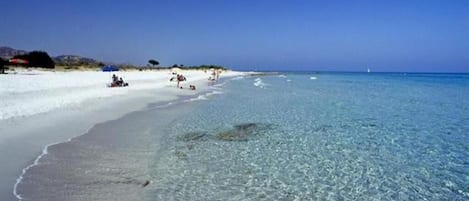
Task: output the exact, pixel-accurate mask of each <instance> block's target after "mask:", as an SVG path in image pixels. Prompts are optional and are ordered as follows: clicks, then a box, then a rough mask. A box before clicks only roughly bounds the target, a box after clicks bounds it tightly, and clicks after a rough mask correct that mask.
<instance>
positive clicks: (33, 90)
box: [0, 70, 243, 200]
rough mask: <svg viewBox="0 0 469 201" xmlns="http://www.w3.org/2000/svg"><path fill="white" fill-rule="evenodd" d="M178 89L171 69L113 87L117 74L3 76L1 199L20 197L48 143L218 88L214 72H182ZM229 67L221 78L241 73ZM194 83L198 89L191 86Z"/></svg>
mask: <svg viewBox="0 0 469 201" xmlns="http://www.w3.org/2000/svg"><path fill="white" fill-rule="evenodd" d="M181 73H182V74H184V75H185V76H186V77H187V82H183V83H182V86H183V87H184V89H177V88H176V82H169V79H170V78H171V77H172V75H171V72H170V71H167V70H165V71H163V70H162V71H128V72H115V74H117V75H118V76H119V77H123V79H124V80H125V82H128V83H129V84H130V86H129V87H125V88H108V87H106V84H107V83H109V82H110V79H111V78H110V77H111V75H112V73H107V72H46V71H22V72H18V73H17V74H8V75H1V76H0V95H1V100H0V160H2V162H1V163H2V164H3V165H2V166H1V167H0V197H1V198H2V200H17V199H16V197H15V196H14V194H13V186H14V184H15V182H16V181H17V179H18V177H19V176H20V175H21V174H22V170H23V169H24V168H26V167H27V166H29V165H31V164H32V163H33V162H34V160H35V159H36V158H37V157H38V156H39V155H40V154H41V153H42V152H43V149H44V147H45V146H46V145H48V144H53V143H57V142H63V141H66V140H68V139H70V138H73V137H76V136H79V135H81V134H84V133H86V131H87V130H88V129H90V128H91V127H92V126H93V125H95V124H97V123H100V122H105V121H108V120H112V119H116V118H119V117H121V116H123V115H124V114H127V113H129V112H132V111H136V110H139V109H142V108H143V107H145V106H146V105H148V104H149V103H158V102H160V103H162V102H166V101H171V100H175V99H177V98H178V96H186V95H195V94H198V93H201V92H204V91H207V90H213V87H212V86H211V84H210V83H209V81H208V80H207V79H208V77H209V72H207V73H205V72H204V71H183V72H181ZM242 74H243V73H241V72H233V71H228V72H224V73H222V75H221V77H222V78H223V77H229V76H239V75H242ZM190 84H194V85H196V86H197V90H196V91H191V90H189V89H188V88H189V87H188V86H189V85H190Z"/></svg>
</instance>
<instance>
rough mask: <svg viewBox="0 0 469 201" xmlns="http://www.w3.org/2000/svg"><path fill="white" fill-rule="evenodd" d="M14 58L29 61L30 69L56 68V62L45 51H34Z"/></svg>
mask: <svg viewBox="0 0 469 201" xmlns="http://www.w3.org/2000/svg"><path fill="white" fill-rule="evenodd" d="M13 58H14V59H24V60H26V61H28V62H29V63H28V66H29V67H43V68H55V62H54V60H52V58H51V57H50V56H49V54H47V52H43V51H32V52H29V53H27V54H23V55H17V56H14V57H13Z"/></svg>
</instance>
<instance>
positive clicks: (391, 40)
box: [0, 0, 469, 72]
mask: <svg viewBox="0 0 469 201" xmlns="http://www.w3.org/2000/svg"><path fill="white" fill-rule="evenodd" d="M1 5H2V14H1V15H2V17H0V23H1V26H2V28H1V31H0V46H11V47H14V48H18V49H25V50H45V51H47V52H49V53H50V54H51V55H59V54H77V55H82V56H87V57H92V58H96V59H98V60H102V61H108V62H116V63H133V64H138V65H144V64H146V62H147V61H148V60H149V59H156V60H159V61H160V63H161V64H162V65H172V64H175V63H177V64H185V65H199V64H220V65H225V66H228V67H231V68H233V69H257V70H313V71H315V70H334V71H335V70H337V71H365V70H366V68H367V67H369V68H371V69H372V70H373V71H438V72H469V1H466V0H461V1H453V0H448V1H444V0H435V1H432V0H419V1H416V0H406V1H312V0H306V1H297V0H291V1H287V0H285V1H273V0H268V1H255V0H251V1H229V0H212V1H205V0H193V1H179V0H168V1H151V0H147V1H137V0H135V1H124V0H123V1H112V0H96V1H91V0H81V1H79V0H76V1H74V0H69V1H52V0H50V1H43V0H30V1H25V0H15V1H6V2H2V3H1Z"/></svg>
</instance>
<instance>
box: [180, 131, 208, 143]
mask: <svg viewBox="0 0 469 201" xmlns="http://www.w3.org/2000/svg"><path fill="white" fill-rule="evenodd" d="M206 137H207V132H190V133H185V134H183V135H180V136H177V140H179V141H184V142H189V141H197V140H206Z"/></svg>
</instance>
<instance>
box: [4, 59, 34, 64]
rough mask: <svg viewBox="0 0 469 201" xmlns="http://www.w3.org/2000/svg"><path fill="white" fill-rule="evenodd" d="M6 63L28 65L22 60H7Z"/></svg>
mask: <svg viewBox="0 0 469 201" xmlns="http://www.w3.org/2000/svg"><path fill="white" fill-rule="evenodd" d="M8 62H10V63H12V64H28V63H29V61H27V60H24V59H10V60H8Z"/></svg>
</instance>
